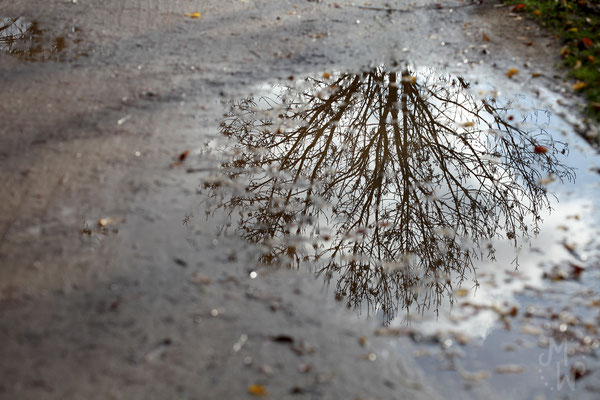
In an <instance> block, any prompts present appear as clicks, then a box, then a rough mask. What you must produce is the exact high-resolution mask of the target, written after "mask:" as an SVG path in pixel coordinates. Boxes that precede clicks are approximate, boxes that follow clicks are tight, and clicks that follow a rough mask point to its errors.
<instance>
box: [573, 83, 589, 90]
mask: <svg viewBox="0 0 600 400" xmlns="http://www.w3.org/2000/svg"><path fill="white" fill-rule="evenodd" d="M586 86H587V83H585V82H581V81H577V82H575V84H573V90H581V89H583V88H584V87H586Z"/></svg>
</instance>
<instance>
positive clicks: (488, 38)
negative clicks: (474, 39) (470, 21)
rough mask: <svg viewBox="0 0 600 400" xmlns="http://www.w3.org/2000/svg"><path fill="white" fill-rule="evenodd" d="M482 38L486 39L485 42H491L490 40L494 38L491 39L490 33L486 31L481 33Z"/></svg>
mask: <svg viewBox="0 0 600 400" xmlns="http://www.w3.org/2000/svg"><path fill="white" fill-rule="evenodd" d="M481 39H482V40H483V41H485V42H489V41H491V40H492V39H490V37H489V36H488V35H486V34H485V33H482V34H481Z"/></svg>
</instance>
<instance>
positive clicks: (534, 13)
mask: <svg viewBox="0 0 600 400" xmlns="http://www.w3.org/2000/svg"><path fill="white" fill-rule="evenodd" d="M533 15H538V16H539V15H542V12H541V11H540V10H535V11H534V12H533Z"/></svg>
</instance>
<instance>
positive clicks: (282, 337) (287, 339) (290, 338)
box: [271, 335, 294, 343]
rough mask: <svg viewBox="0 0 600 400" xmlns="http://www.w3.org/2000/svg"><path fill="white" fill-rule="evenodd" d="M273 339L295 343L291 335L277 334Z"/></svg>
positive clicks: (279, 341) (278, 341)
mask: <svg viewBox="0 0 600 400" xmlns="http://www.w3.org/2000/svg"><path fill="white" fill-rule="evenodd" d="M271 340H273V341H274V342H275V343H294V338H293V337H291V336H289V335H277V336H274V337H273V338H272V339H271Z"/></svg>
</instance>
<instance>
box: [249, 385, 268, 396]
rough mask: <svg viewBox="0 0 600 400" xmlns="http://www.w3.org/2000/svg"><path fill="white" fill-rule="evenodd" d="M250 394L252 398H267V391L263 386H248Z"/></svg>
mask: <svg viewBox="0 0 600 400" xmlns="http://www.w3.org/2000/svg"><path fill="white" fill-rule="evenodd" d="M248 393H250V394H251V395H252V396H266V395H267V389H265V387H264V386H263V385H250V386H248Z"/></svg>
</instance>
